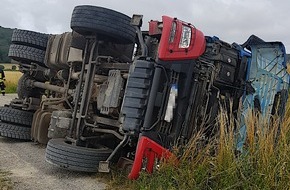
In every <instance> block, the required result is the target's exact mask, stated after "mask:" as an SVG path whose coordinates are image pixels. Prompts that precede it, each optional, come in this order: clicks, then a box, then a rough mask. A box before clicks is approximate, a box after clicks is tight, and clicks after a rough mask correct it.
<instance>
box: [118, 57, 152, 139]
mask: <svg viewBox="0 0 290 190" xmlns="http://www.w3.org/2000/svg"><path fill="white" fill-rule="evenodd" d="M134 64H135V65H132V66H134V67H133V68H130V70H131V71H130V73H129V78H128V82H127V87H126V90H125V95H124V102H123V107H122V110H121V112H122V114H123V115H124V122H123V130H124V131H131V132H135V134H136V135H138V134H139V131H140V128H141V126H142V124H143V122H144V116H145V111H146V105H147V103H148V98H149V93H150V89H151V84H152V78H153V73H154V63H152V62H148V61H143V60H137V61H136V62H135V63H134Z"/></svg>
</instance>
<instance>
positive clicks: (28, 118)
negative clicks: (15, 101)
mask: <svg viewBox="0 0 290 190" xmlns="http://www.w3.org/2000/svg"><path fill="white" fill-rule="evenodd" d="M0 113H1V115H0V119H1V121H3V122H7V123H11V124H19V125H26V126H31V124H32V118H33V113H32V112H28V111H23V110H18V109H14V108H11V107H1V108H0Z"/></svg>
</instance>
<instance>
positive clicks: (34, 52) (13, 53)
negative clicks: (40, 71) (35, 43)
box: [8, 44, 45, 66]
mask: <svg viewBox="0 0 290 190" xmlns="http://www.w3.org/2000/svg"><path fill="white" fill-rule="evenodd" d="M8 56H9V57H10V58H12V59H14V60H15V61H19V62H21V63H26V64H30V63H31V62H35V63H38V64H39V65H42V66H44V56H45V51H43V50H41V49H37V48H34V47H29V46H24V45H16V44H11V45H10V48H9V53H8Z"/></svg>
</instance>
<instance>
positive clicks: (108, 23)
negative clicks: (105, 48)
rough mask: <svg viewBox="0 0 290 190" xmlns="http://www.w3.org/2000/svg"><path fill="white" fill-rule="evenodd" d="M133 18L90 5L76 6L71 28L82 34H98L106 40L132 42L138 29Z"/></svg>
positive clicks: (122, 42)
mask: <svg viewBox="0 0 290 190" xmlns="http://www.w3.org/2000/svg"><path fill="white" fill-rule="evenodd" d="M130 21H131V18H130V17H128V16H127V15H124V14H123V13H120V12H117V11H114V10H111V9H106V8H103V7H96V6H90V5H81V6H76V7H75V8H74V10H73V13H72V18H71V28H72V29H73V30H74V31H76V32H78V33H80V34H82V35H94V34H98V35H99V37H100V38H101V39H102V40H104V39H106V40H108V41H112V42H115V43H121V44H126V43H132V42H134V41H135V36H136V30H135V29H134V27H133V26H131V25H130Z"/></svg>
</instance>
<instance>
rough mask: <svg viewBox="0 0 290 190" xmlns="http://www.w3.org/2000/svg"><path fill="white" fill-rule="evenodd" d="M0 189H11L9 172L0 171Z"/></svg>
mask: <svg viewBox="0 0 290 190" xmlns="http://www.w3.org/2000/svg"><path fill="white" fill-rule="evenodd" d="M0 189H1V190H11V189H13V188H12V183H11V181H10V179H9V173H8V172H3V171H0Z"/></svg>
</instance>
